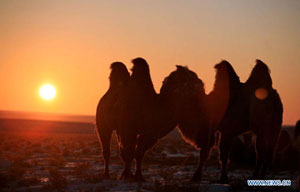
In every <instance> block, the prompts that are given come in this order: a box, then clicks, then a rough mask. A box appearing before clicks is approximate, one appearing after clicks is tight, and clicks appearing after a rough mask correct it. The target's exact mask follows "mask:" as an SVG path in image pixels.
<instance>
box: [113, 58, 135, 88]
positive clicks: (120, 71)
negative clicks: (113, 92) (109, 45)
mask: <svg viewBox="0 0 300 192" xmlns="http://www.w3.org/2000/svg"><path fill="white" fill-rule="evenodd" d="M110 69H111V73H110V76H109V80H110V86H123V85H125V84H126V83H127V81H128V80H129V77H130V75H129V72H128V70H127V68H126V66H125V65H124V64H123V63H122V62H114V63H112V64H111V65H110Z"/></svg>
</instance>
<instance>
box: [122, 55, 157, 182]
mask: <svg viewBox="0 0 300 192" xmlns="http://www.w3.org/2000/svg"><path fill="white" fill-rule="evenodd" d="M132 63H133V68H132V74H131V76H130V79H129V81H128V84H127V88H126V89H127V92H126V95H125V96H124V97H123V99H122V100H121V103H120V107H121V119H120V122H119V123H120V143H119V146H120V151H121V158H122V160H123V162H124V171H123V173H122V175H121V179H133V174H132V173H131V171H130V167H131V164H132V161H133V159H134V158H135V149H136V145H137V142H138V137H139V136H140V135H142V134H143V133H144V132H145V131H146V130H147V129H149V126H148V125H150V124H151V123H152V122H151V121H152V120H153V115H154V113H155V108H154V106H155V103H156V100H157V96H158V95H157V93H156V92H155V89H154V87H153V83H152V80H151V77H150V70H149V66H148V63H147V62H146V60H145V59H143V58H140V57H138V58H135V59H133V60H132ZM137 163H138V162H137ZM137 167H138V168H139V167H140V166H137ZM139 173H140V171H139V170H138V169H137V170H136V174H135V179H137V180H143V178H142V175H141V174H139Z"/></svg>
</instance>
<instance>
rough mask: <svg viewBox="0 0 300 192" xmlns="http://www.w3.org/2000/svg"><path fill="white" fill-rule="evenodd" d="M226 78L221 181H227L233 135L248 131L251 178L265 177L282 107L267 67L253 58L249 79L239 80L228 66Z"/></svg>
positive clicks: (221, 145)
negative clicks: (253, 151)
mask: <svg viewBox="0 0 300 192" xmlns="http://www.w3.org/2000/svg"><path fill="white" fill-rule="evenodd" d="M230 71H231V75H229V76H233V77H235V78H229V82H230V83H229V84H230V87H231V89H230V99H229V105H228V107H227V110H226V113H225V116H224V118H223V119H222V121H221V122H220V124H219V126H218V128H217V129H218V130H219V131H220V132H221V141H220V162H221V167H222V168H221V178H220V180H221V182H223V183H228V176H227V164H228V154H229V151H230V148H231V145H232V141H233V138H234V137H236V136H238V135H240V134H242V133H244V132H247V131H252V132H253V133H254V134H255V135H256V157H257V162H256V168H255V171H254V174H253V178H264V176H265V174H266V170H267V168H268V167H269V166H270V164H271V162H272V160H273V156H274V152H275V149H276V143H277V141H278V138H279V135H280V131H281V126H282V114H283V106H282V103H281V99H280V96H279V94H278V93H277V91H276V90H275V89H273V87H272V79H271V76H270V70H269V68H268V66H267V65H266V64H265V63H263V62H262V61H260V60H257V61H256V65H255V67H254V68H253V70H252V72H251V74H250V77H249V79H248V80H247V81H246V82H245V83H241V82H240V81H239V78H238V76H237V75H236V73H235V71H234V70H233V68H232V67H231V70H230Z"/></svg>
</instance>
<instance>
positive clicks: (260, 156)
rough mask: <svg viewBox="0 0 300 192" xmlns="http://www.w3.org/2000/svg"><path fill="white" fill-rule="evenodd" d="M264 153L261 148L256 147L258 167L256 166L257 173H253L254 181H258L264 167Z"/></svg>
mask: <svg viewBox="0 0 300 192" xmlns="http://www.w3.org/2000/svg"><path fill="white" fill-rule="evenodd" d="M263 153H264V151H263V150H262V147H261V146H258V145H257V147H256V166H255V171H254V173H253V176H252V178H253V179H258V176H259V174H260V171H261V168H262V165H263Z"/></svg>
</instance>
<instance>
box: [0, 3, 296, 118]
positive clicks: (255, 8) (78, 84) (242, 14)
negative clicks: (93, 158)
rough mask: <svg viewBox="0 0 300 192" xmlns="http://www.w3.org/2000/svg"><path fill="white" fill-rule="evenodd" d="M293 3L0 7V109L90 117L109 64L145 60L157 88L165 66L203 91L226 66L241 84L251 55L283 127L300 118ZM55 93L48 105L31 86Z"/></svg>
mask: <svg viewBox="0 0 300 192" xmlns="http://www.w3.org/2000/svg"><path fill="white" fill-rule="evenodd" d="M299 34H300V1H298V0H287V1H281V0H264V1H261V0H252V1H243V2H242V1H240V0H231V1H223V0H219V1H217V0H210V1H198V0H197V1H196V0H195V1H173V0H172V1H171V0H170V1H162V2H161V1H126V2H125V1H121V0H120V1H93V0H89V1H83V0H82V1H76V0H72V1H71V0H66V1H60V0H51V1H50V0H43V1H39V0H35V1H34V0H27V1H15V0H2V1H0V110H17V111H18V110H21V111H37V112H54V113H66V114H68V113H71V114H88V115H93V114H95V109H96V105H97V103H98V100H99V98H100V97H101V96H102V95H103V94H104V93H105V91H106V90H107V88H108V76H109V73H110V70H109V65H110V63H112V62H113V61H117V60H118V61H122V62H124V63H125V64H126V65H127V67H128V68H131V62H130V61H131V59H133V58H135V57H137V56H141V57H144V58H145V59H146V60H147V61H148V63H149V65H150V70H151V75H152V80H153V82H154V85H155V88H156V91H159V88H160V86H161V82H162V80H163V78H164V77H165V76H167V75H168V74H169V73H170V72H171V71H172V70H174V69H175V67H174V65H176V64H181V65H187V66H189V68H191V69H192V70H194V71H195V72H197V74H198V76H199V77H200V78H201V79H202V80H203V81H204V82H205V85H206V91H207V92H209V91H210V90H211V88H212V85H213V82H214V75H215V72H214V69H213V66H214V65H215V64H216V63H218V62H220V60H221V59H227V60H228V61H229V62H230V63H231V64H232V65H233V67H234V68H235V70H236V72H237V73H238V75H239V76H240V78H241V80H242V81H245V80H246V79H247V78H248V75H249V74H250V71H251V69H252V67H253V66H254V64H255V59H256V58H259V59H261V60H263V61H264V62H265V63H267V64H268V65H269V67H270V69H271V71H272V73H271V75H272V78H273V82H274V87H275V88H276V89H277V90H278V91H279V93H280V95H281V98H282V100H283V104H284V123H285V124H295V122H296V120H298V119H300V99H299V98H300V82H299V80H300V76H299V72H300V63H299V61H300V35H299ZM44 83H51V84H53V85H54V86H55V87H56V88H57V96H56V98H55V99H54V100H52V101H47V102H46V101H44V100H42V99H41V98H40V96H39V88H40V86H41V85H43V84H44Z"/></svg>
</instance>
